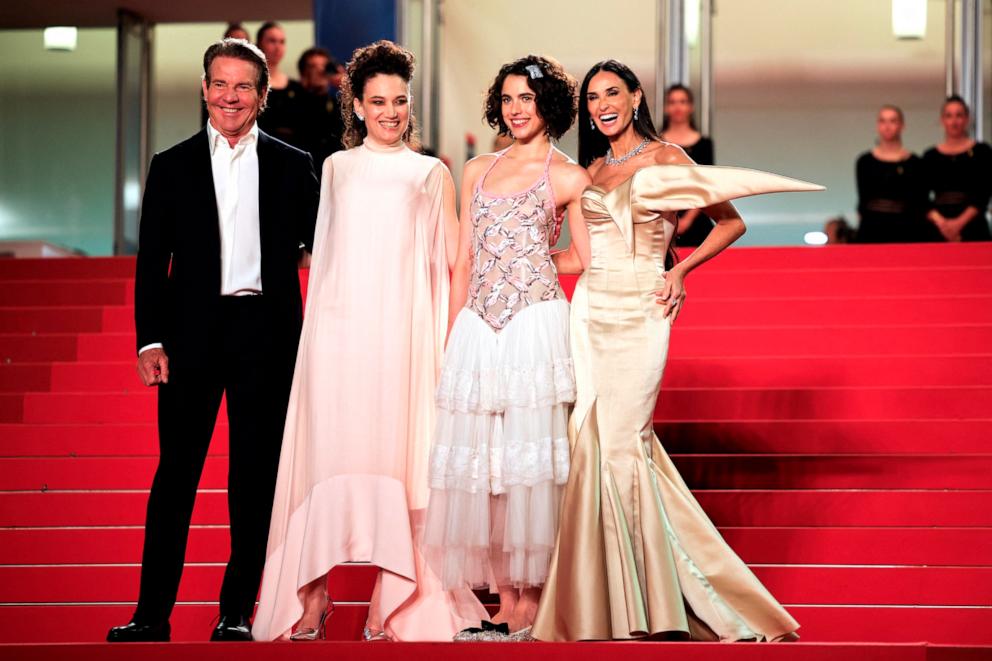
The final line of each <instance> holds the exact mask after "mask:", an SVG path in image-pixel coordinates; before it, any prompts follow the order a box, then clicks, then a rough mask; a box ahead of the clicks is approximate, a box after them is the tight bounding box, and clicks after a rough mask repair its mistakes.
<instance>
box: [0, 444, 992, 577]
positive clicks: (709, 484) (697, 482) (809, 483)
mask: <svg viewBox="0 0 992 661" xmlns="http://www.w3.org/2000/svg"><path fill="white" fill-rule="evenodd" d="M672 459H673V460H674V462H675V466H676V468H678V471H679V473H680V474H681V475H682V477H683V478H684V479H685V481H686V484H688V485H689V486H690V487H691V488H693V489H992V454H979V455H827V456H818V455H793V456H788V455H739V454H722V455H720V454H716V455H700V454H696V455H674V456H673V457H672ZM2 461H4V460H0V462H2ZM37 461H40V462H50V461H52V460H51V459H41V460H37ZM0 465H2V463H0ZM989 561H990V562H992V555H990V556H989Z"/></svg>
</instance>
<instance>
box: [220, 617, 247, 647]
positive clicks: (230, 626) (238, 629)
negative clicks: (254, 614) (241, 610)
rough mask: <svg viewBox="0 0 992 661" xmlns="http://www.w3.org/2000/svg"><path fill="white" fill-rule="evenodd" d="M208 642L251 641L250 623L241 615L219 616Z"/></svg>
mask: <svg viewBox="0 0 992 661" xmlns="http://www.w3.org/2000/svg"><path fill="white" fill-rule="evenodd" d="M210 640H214V641H231V640H233V641H236V642H245V641H250V640H252V637H251V622H249V621H248V618H247V617H245V616H243V615H221V616H220V622H218V623H217V628H216V629H214V632H213V633H212V634H210Z"/></svg>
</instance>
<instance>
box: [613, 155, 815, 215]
mask: <svg viewBox="0 0 992 661" xmlns="http://www.w3.org/2000/svg"><path fill="white" fill-rule="evenodd" d="M823 190H826V188H825V187H823V186H820V185H818V184H813V183H810V182H808V181H801V180H799V179H792V178H791V177H783V176H781V175H777V174H772V173H770V172H762V171H761V170H751V169H749V168H737V167H726V166H721V165H652V166H649V167H646V168H641V169H640V170H638V171H637V172H635V173H634V176H633V177H631V181H630V194H631V196H632V199H631V203H632V205H639V204H640V205H643V206H645V207H647V208H649V209H650V210H652V211H656V212H657V211H682V210H685V209H699V208H702V207H708V206H710V205H713V204H718V203H720V202H727V201H729V200H735V199H738V198H741V197H750V196H752V195H766V194H768V193H799V192H815V191H823Z"/></svg>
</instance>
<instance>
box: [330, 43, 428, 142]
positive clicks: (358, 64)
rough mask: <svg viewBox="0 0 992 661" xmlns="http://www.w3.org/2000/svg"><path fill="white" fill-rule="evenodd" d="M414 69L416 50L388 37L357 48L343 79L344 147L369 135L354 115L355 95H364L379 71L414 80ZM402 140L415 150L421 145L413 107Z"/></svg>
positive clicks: (405, 79)
mask: <svg viewBox="0 0 992 661" xmlns="http://www.w3.org/2000/svg"><path fill="white" fill-rule="evenodd" d="M413 70H414V57H413V53H411V52H410V51H408V50H407V49H405V48H403V47H402V46H399V45H397V44H394V43H393V42H391V41H389V40H387V39H382V40H380V41H377V42H375V43H373V44H369V45H368V46H362V47H361V48H356V49H355V52H354V53H352V55H351V60H350V61H349V62H348V64H347V65H345V75H344V76H343V77H342V81H341V118H342V119H343V120H344V137H343V138H342V142H344V146H345V147H347V148H349V149H350V148H352V147H357V146H358V145H360V144H362V140H364V139H365V136H366V135H368V129H367V128H366V126H365V123H364V122H361V121H358V118H357V117H356V116H355V103H354V100H355V99H356V98H357V99H361V98H362V94H363V93H364V91H365V83H367V82H368V80H369V79H370V78H372V77H374V76H377V75H379V74H385V75H390V76H399V77H400V78H402V79H403V80H404V81H406V82H407V83H409V82H410V81H411V80H412V79H413ZM403 141H404V142H405V143H407V144H408V145H409V146H410V147H411V148H413V149H419V148H420V143H419V141H418V140H417V123H416V121H415V119H414V116H413V107H412V106H411V108H410V123H409V125H408V126H407V128H406V131H405V132H404V133H403Z"/></svg>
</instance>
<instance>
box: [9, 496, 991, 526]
mask: <svg viewBox="0 0 992 661" xmlns="http://www.w3.org/2000/svg"><path fill="white" fill-rule="evenodd" d="M694 493H695V495H696V499H697V500H698V501H699V502H700V504H701V505H702V507H703V509H704V510H706V512H707V513H708V514H709V516H710V518H712V519H713V522H714V523H716V525H718V526H721V527H724V526H734V527H754V526H758V527H763V526H774V527H783V526H788V527H792V526H805V527H827V528H836V527H846V526H858V527H863V526H877V527H881V528H905V527H930V526H940V527H956V528H988V527H992V491H980V490H961V491H939V490H868V489H850V490H844V489H818V490H813V489H804V490H798V489H792V490H773V489H763V490H757V489H756V490H747V491H741V490H729V489H714V490H705V489H703V490H696V491H695V492H694ZM147 500H148V492H147V491H146V490H138V489H134V490H129V491H89V492H87V491H69V492H59V491H49V492H47V493H42V492H41V491H34V492H0V521H3V522H4V525H5V526H10V527H53V526H127V525H131V526H133V525H144V522H145V506H146V503H147ZM193 523H195V524H200V525H219V524H225V523H227V492H226V491H225V490H222V489H216V490H207V491H201V492H200V493H199V494H198V495H197V505H196V507H195V508H194V511H193Z"/></svg>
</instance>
